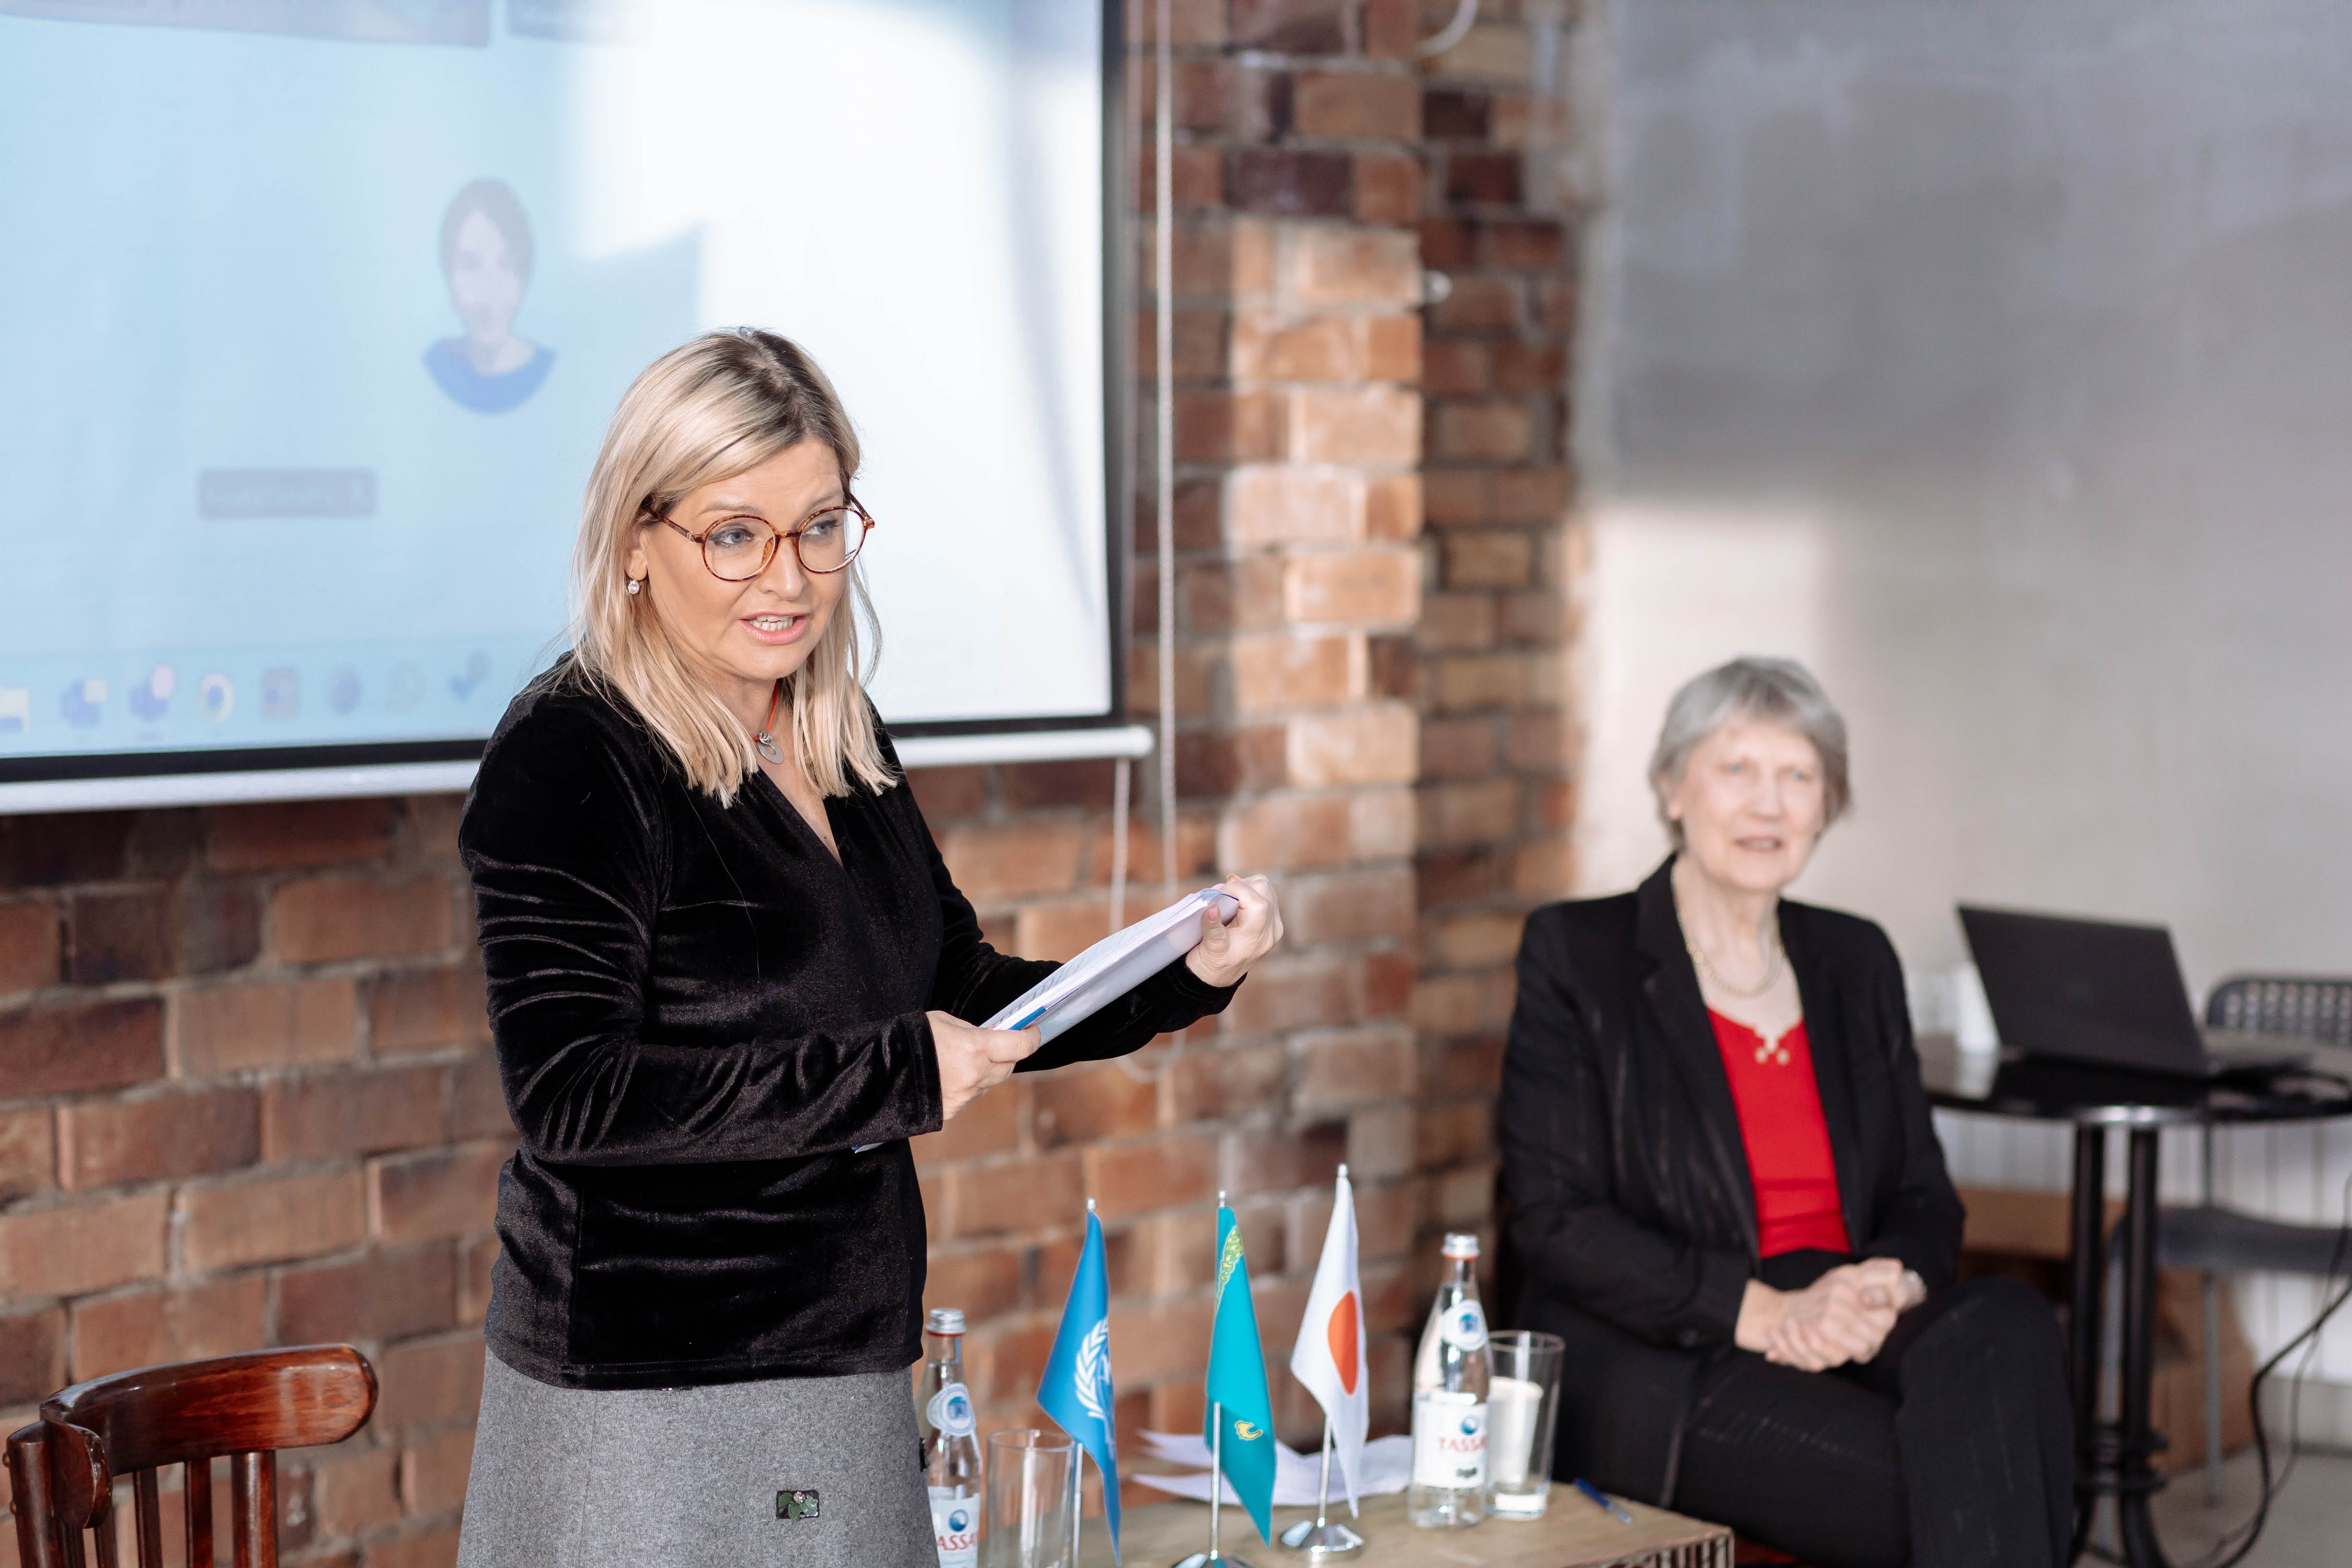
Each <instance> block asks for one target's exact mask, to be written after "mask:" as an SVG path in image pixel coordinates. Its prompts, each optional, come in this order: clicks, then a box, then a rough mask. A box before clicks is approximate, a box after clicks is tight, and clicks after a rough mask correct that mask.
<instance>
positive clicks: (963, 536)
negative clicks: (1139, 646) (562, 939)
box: [0, 0, 1120, 782]
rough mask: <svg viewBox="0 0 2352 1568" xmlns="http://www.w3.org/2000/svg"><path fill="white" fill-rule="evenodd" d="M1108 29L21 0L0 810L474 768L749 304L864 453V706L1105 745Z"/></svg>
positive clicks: (942, 9)
mask: <svg viewBox="0 0 2352 1568" xmlns="http://www.w3.org/2000/svg"><path fill="white" fill-rule="evenodd" d="M1105 29H1106V12H1105V9H1104V8H1103V7H1102V6H1101V5H1100V4H1099V0H763V3H758V4H753V3H749V0H733V3H728V0H658V3H657V4H656V3H652V0H646V3H642V4H636V3H621V4H615V3H612V0H498V3H496V4H493V3H492V0H301V3H299V4H297V3H294V0H94V3H85V4H65V3H63V0H0V167H5V168H6V169H7V170H8V184H9V192H8V208H9V211H8V220H9V222H8V226H9V231H10V243H9V244H8V245H6V246H5V247H0V341H5V342H6V344H7V352H6V354H5V358H0V462H5V471H6V473H7V474H8V477H9V482H8V484H7V486H6V488H5V492H0V538H5V542H6V546H7V559H8V561H9V563H10V566H11V571H10V574H9V575H10V580H11V586H12V590H13V591H12V593H11V594H10V602H9V606H8V609H7V611H6V612H5V616H0V782H5V781H10V780H27V779H58V778H69V777H91V776H101V775H106V774H109V773H118V774H119V773H142V772H143V773H159V772H171V771H180V772H203V771H205V770H207V769H223V768H231V767H234V768H247V769H249V768H253V767H257V766H268V765H270V764H271V763H272V762H273V760H277V761H281V762H283V763H285V764H287V765H293V764H295V763H301V764H305V765H310V764H316V763H321V762H328V763H332V762H337V761H358V760H387V759H402V758H451V757H467V756H471V755H473V754H475V752H478V746H479V742H480V740H481V739H482V738H483V737H485V736H486V735H487V734H488V732H489V730H490V728H491V727H492V726H493V725H494V724H495V723H496V721H497V720H498V718H499V714H500V713H501V712H502V711H503V710H504V708H505V706H506V703H507V701H508V700H509V697H510V696H511V695H512V694H513V693H514V691H515V690H516V689H518V688H519V687H520V685H521V684H522V682H523V681H525V680H526V679H529V678H530V675H531V674H533V673H534V672H535V671H537V670H539V669H541V668H544V667H545V665H546V664H547V662H548V661H549V660H550V659H551V658H553V657H554V656H555V655H556V654H557V653H558V652H560V651H561V650H562V647H564V646H565V644H564V638H563V627H564V618H565V589H566V584H567V579H568V574H569V566H570V556H571V550H572V541H573V537H574V534H575V531H576V529H577V526H578V521H579V505H580V499H581V496H582V493H583V489H584V487H585V482H586V479H587V476H588V470H589V466H590V464H591V462H592V461H593V458H594V455H595V451H596V447H597V444H598V442H599V440H600V439H601V438H602V436H603V433H604V426H605V423H606V421H607V420H608V418H609V417H610V416H611V414H612V411H613V408H614V405H615V403H616V402H617V401H618V399H619V397H620V395H621V394H622V391H623V390H624V388H625V387H626V386H627V384H628V383H629V381H630V379H631V378H632V377H633V376H634V375H635V374H636V373H637V372H638V371H639V370H640V369H642V368H643V367H644V366H645V365H646V363H647V362H648V361H650V360H651V359H653V358H654V356H656V354H658V353H661V352H663V351H664V350H666V349H667V348H669V347H671V346H673V345H674V344H676V343H677V342H681V341H683V340H685V339H686V338H688V337H689V336H691V335H692V334H693V333H695V332H696V331H701V330H705V329H708V328H710V327H715V326H728V325H734V324H738V323H748V324H754V325H758V326H761V327H765V328H768V329H770V330H772V331H779V332H782V333H783V334H785V335H786V336H789V337H791V338H793V339H794V340H796V341H798V342H800V343H802V344H803V346H804V347H806V348H807V349H808V350H809V351H810V352H811V353H813V354H814V356H815V357H816V359H817V360H818V362H819V363H821V364H823V365H824V368H825V369H826V371H827V372H828V373H829V374H831V375H832V377H833V378H834V381H835V384H836V385H837V386H838V387H839V389H840V392H841V395H842V397H843V400H844V402H845V405H847V407H848V409H849V412H850V415H851V417H852V418H853V420H854V421H855V422H856V425H857V426H858V429H859V433H860V437H861V439H862V441H863V444H864V454H865V466H864V471H863V472H862V474H861V475H860V476H859V478H858V479H857V481H856V493H857V495H858V498H859V499H860V500H861V501H863V502H864V503H865V505H866V509H867V510H868V511H870V512H871V513H872V515H873V517H874V518H875V520H876V522H877V529H876V531H875V533H874V535H873V538H872V540H871V542H869V543H868V545H867V547H866V552H865V554H864V556H863V558H862V569H863V570H864V572H865V574H866V581H867V583H868V584H869V586H870V588H871V589H872V593H873V596H874V600H875V604H876V607H877V613H878V615H879V618H880V621H881V626H882V632H883V652H882V657H881V662H880V665H879V667H878V670H877V676H876V679H875V680H874V682H873V685H872V690H873V693H874V696H875V699H876V700H877V703H878V704H879V706H880V707H881V710H882V711H883V714H884V716H885V717H886V719H887V720H888V721H890V722H891V723H892V724H893V725H894V727H897V728H899V729H900V730H901V731H913V732H920V731H924V730H926V729H930V730H934V731H968V730H971V729H975V728H985V727H992V726H1001V727H1005V728H1022V727H1031V728H1035V727H1043V726H1050V725H1062V726H1067V725H1073V724H1084V723H1087V722H1089V721H1092V722H1097V723H1098V722H1101V721H1107V720H1109V719H1112V718H1115V717H1116V716H1117V705H1118V687H1117V682H1116V679H1115V653H1116V649H1115V646H1114V644H1115V639H1114V637H1113V632H1112V614H1111V612H1112V608H1113V606H1114V604H1115V603H1116V600H1117V595H1115V594H1114V593H1113V591H1112V586H1111V585H1112V582H1113V570H1114V567H1115V566H1116V564H1117V562H1116V559H1115V555H1114V549H1113V530H1112V529H1111V528H1110V526H1109V521H1110V520H1111V517H1112V515H1113V514H1112V512H1111V510H1110V501H1109V498H1110V497H1111V496H1112V495H1114V494H1116V493H1118V488H1119V483H1120V480H1119V477H1118V474H1117V472H1116V457H1115V453H1114V452H1113V449H1112V443H1111V442H1110V441H1109V440H1108V439H1107V431H1109V430H1114V429H1116V428H1118V424H1119V422H1118V420H1117V419H1116V418H1115V417H1113V415H1114V413H1115V411H1114V410H1113V409H1111V408H1109V407H1108V406H1107V392H1106V387H1107V385H1108V384H1114V383H1115V382H1116V380H1117V377H1116V376H1108V377H1107V375H1106V361H1107V354H1108V342H1109V338H1108V334H1107V332H1106V331H1105V320H1106V318H1105V299H1106V294H1107V278H1106V268H1107V261H1106V257H1107V255H1108V248H1107V247H1106V244H1105V217H1106V213H1107V211H1108V210H1109V209H1108V207H1107V205H1106V155H1105V143H1104V127H1105V125H1106V123H1107V121H1106V101H1105V99H1106V93H1107V92H1108V91H1109V90H1110V85H1109V84H1110V82H1111V80H1112V78H1111V77H1110V76H1109V75H1108V73H1107V71H1106V68H1105V61H1106V58H1107V40H1106V34H1105ZM1109 47H1111V48H1113V49H1115V47H1116V44H1115V40H1113V41H1111V42H1110V44H1109Z"/></svg>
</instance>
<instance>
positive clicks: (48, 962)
mask: <svg viewBox="0 0 2352 1568" xmlns="http://www.w3.org/2000/svg"><path fill="white" fill-rule="evenodd" d="M61 951H62V949H61V947H60V944H59V942H58V906H57V905H55V904H53V903H51V902H49V901H48V900H46V899H44V900H37V901H36V902H33V903H29V904H0V995H5V994H7V993H9V992H11V991H32V990H36V989H37V988H39V987H40V986H43V985H55V984H57V983H58V963H59V954H60V952H61Z"/></svg>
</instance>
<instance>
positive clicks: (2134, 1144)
mask: <svg viewBox="0 0 2352 1568" xmlns="http://www.w3.org/2000/svg"><path fill="white" fill-rule="evenodd" d="M2282 1044H2286V1045H2292V1044H2294V1042H2282ZM2311 1054H2312V1062H2311V1066H2312V1067H2313V1068H2317V1069H2319V1070H2320V1071H2321V1072H2324V1073H2333V1074H2336V1075H2339V1076H2340V1077H2346V1078H2352V1051H2347V1050H2342V1049H2339V1048H2337V1047H2331V1046H2320V1047H2312V1048H2311ZM1919 1065H1920V1069H1921V1074H1922V1076H1923V1077H1924V1078H1925V1079H1926V1080H1927V1098H1928V1099H1929V1100H1932V1101H1934V1103H1935V1104H1937V1106H1939V1107H1942V1108H1943V1109H1945V1110H1966V1111H1974V1112H1978V1113H1980V1114H1984V1115H1990V1116H2013V1117H2021V1118H2024V1119H2027V1120H2030V1121H2053V1122H2066V1123H2071V1124H2072V1125H2073V1127H2074V1194H2073V1203H2074V1215H2073V1225H2072V1227H2071V1236H2070V1237H2069V1250H2070V1258H2069V1261H2068V1275H2069V1279H2068V1285H2067V1298H2068V1299H2067V1316H2068V1322H2067V1342H2068V1345H2067V1349H2068V1356H2067V1360H2068V1366H2069V1375H2070V1378H2071V1380H2072V1384H2073V1386H2072V1388H2071V1390H2070V1392H2071V1393H2072V1394H2073V1396H2074V1435H2075V1442H2076V1445H2077V1449H2078V1454H2079V1464H2078V1468H2077V1469H2076V1472H2075V1482H2074V1486H2075V1492H2076V1500H2077V1505H2076V1509H2075V1523H2074V1554H2075V1555H2076V1556H2080V1555H2081V1554H2082V1551H2083V1548H2084V1545H2085V1544H2086V1543H2087V1542H2089V1540H2090V1532H2091V1527H2092V1524H2093V1522H2094V1521H2095V1518H2096V1516H2097V1511H2098V1507H2099V1503H2100V1500H2102V1499H2104V1498H2113V1499H2114V1500H2115V1505H2116V1536H2117V1545H2118V1546H2119V1547H2120V1548H2121V1551H2122V1555H2123V1561H2124V1562H2125V1563H2127V1564H2129V1565H2130V1568H2165V1556H2164V1551H2163V1548H2162V1546H2161V1545H2160V1544H2159V1543H2158V1541H2157V1539H2156V1527H2155V1525H2154V1524H2153V1523H2152V1522H2151V1521H2150V1520H2149V1518H2148V1510H2147V1503H2148V1499H2149V1498H2150V1497H2152V1496H2153V1495H2154V1494H2155V1493H2157V1492H2158V1491H2160V1490H2162V1489H2163V1488H2164V1485H2165V1478H2164V1477H2163V1476H2162V1475H2160V1474H2158V1471H2157V1469H2156V1467H2155V1464H2154V1463H2153V1460H2154V1458H2155V1456H2156V1454H2157V1452H2158V1449H2160V1448H2162V1447H2164V1446H2165V1437H2164V1435H2163V1434H2162V1433H2160V1432H2158V1431H2157V1430H2155V1428H2154V1426H2152V1425H2151V1424H2150V1422H2149V1419H2148V1404H2149V1397H2148V1396H2149V1390H2150V1389H2151V1388H2152V1387H2153V1385H2154V1384H2155V1381H2156V1211H2157V1152H2158V1150H2157V1144H2158V1135H2159V1134H2160V1133H2161V1132H2162V1131H2163V1130H2164V1129H2165V1128H2167V1127H2191V1126H2211V1125H2222V1124H2244V1123H2249V1122H2287V1121H2318V1120H2322V1119H2325V1118H2327V1117H2334V1116H2347V1115H2352V1097H2347V1096H2346V1095H2345V1093H2344V1092H2343V1090H2342V1089H2341V1087H2340V1086H2339V1085H2337V1084H2336V1083H2333V1082H2330V1081H2328V1080H2326V1079H2323V1078H2315V1077H2311V1076H2307V1075H2306V1076H2299V1077H2297V1076H2289V1077H2283V1078H2280V1079H2276V1080H2274V1081H2273V1082H2271V1083H2269V1084H2259V1083H2249V1082H2242V1081H2236V1080H2227V1079H2225V1080H2221V1081H2216V1082H2204V1081H2200V1080H2196V1079H2173V1078H2158V1077H2153V1076H2148V1075H2144V1074H2139V1073H2126V1072H2118V1071H2116V1070H2113V1069H2111V1068H2095V1067H2077V1066H2074V1065H2072V1064H2062V1063H2055V1062H2049V1061H2029V1060H2026V1059H2023V1058H2021V1057H2019V1056H2017V1055H2016V1054H2015V1053H2011V1052H2002V1053H2000V1054H1999V1055H1993V1054H1990V1053H1975V1052H1967V1053H1964V1052H1961V1051H1958V1050H1956V1049H1955V1048H1953V1046H1952V1042H1951V1041H1950V1040H1949V1039H1948V1038H1939V1037H1932V1036H1931V1037H1925V1038H1922V1039H1921V1040H1920V1042H1919ZM2116 1127H2120V1128H2122V1129H2124V1130H2125V1131H2126V1134H2127V1136H2128V1149H2129V1152H2128V1153H2127V1154H2126V1194H2127V1195H2126V1202H2125V1206H2124V1217H2123V1222H2122V1223H2123V1253H2124V1258H2123V1298H2124V1299H2123V1311H2122V1320H2123V1321H2122V1325H2121V1340H2122V1343H2121V1346H2120V1353H2119V1359H2118V1363H2117V1365H2118V1373H2117V1381H2118V1384H2119V1388H2118V1394H2119V1397H2118V1399H2117V1402H2116V1403H2117V1405H2118V1409H2117V1412H2116V1415H2117V1418H2116V1420H2113V1421H2105V1420H2102V1419H2101V1418H2100V1413H2099V1366H2100V1362H2101V1354H2100V1352H2101V1351H2102V1349H2103V1348H2104V1347H2103V1346H2102V1344H2101V1338H2102V1331H2103V1330H2104V1328H2105V1318H2104V1316H2103V1315H2102V1313H2101V1312H2100V1310H2099V1296H2100V1289H2101V1284H2102V1282H2103V1281H2104V1279H2105V1276H2106V1269H2105V1256H2104V1254H2105V1245H2104V1244H2105V1236H2104V1234H2103V1226H2102V1223H2101V1222H2102V1218H2103V1213H2104V1211H2103V1205H2104V1203H2105V1196H2106V1184H2107V1131H2108V1130H2109V1129H2110V1128H2116Z"/></svg>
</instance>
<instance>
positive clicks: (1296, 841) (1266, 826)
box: [1217, 795, 1354, 872]
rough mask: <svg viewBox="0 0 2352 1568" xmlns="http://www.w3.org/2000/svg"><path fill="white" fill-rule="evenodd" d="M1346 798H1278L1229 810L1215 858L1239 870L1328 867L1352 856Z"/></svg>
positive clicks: (1307, 796)
mask: <svg viewBox="0 0 2352 1568" xmlns="http://www.w3.org/2000/svg"><path fill="white" fill-rule="evenodd" d="M1349 804H1350V803H1349V800H1348V798H1347V797H1346V796H1345V795H1267V796H1264V797H1262V798H1260V799H1257V800H1254V801H1248V802H1245V803H1243V804H1240V805H1233V806H1229V807H1228V808H1227V809H1226V812H1225V818H1224V821H1223V823H1222V824H1221V825H1220V827H1219V833H1218V848H1217V860H1218V863H1219V864H1220V865H1223V866H1228V867H1232V868H1235V869H1237V870H1242V871H1246V872H1256V871H1265V870H1276V869H1279V868H1283V867H1286V866H1328V865H1333V864H1336V863H1338V862H1340V861H1344V860H1349V859H1352V858H1354V856H1353V853H1352V848H1351V846H1350V845H1349Z"/></svg>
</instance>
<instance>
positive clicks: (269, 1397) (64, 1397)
mask: <svg viewBox="0 0 2352 1568" xmlns="http://www.w3.org/2000/svg"><path fill="white" fill-rule="evenodd" d="M375 1396H376V1386H375V1369H374V1368H373V1367H372V1366H370V1365H369V1364H368V1361H367V1358H366V1357H365V1356H363V1355H362V1354H360V1352H357V1351H355V1350H353V1349H352V1347H351V1346H349V1345H301V1346H298V1347H296V1348H294V1349H292V1350H282V1351H256V1352H250V1353H247V1354H244V1355H229V1356H220V1357H217V1358H215V1359H214V1360H211V1361H191V1362H179V1363H173V1364H171V1365H168V1366H151V1367H142V1368H141V1369H139V1370H138V1371H136V1372H120V1373H114V1374H112V1375H111V1376H109V1377H99V1378H92V1379H91V1380H90V1381H89V1382H88V1383H78V1384H74V1385H73V1386H72V1387H71V1388H68V1389H67V1390H65V1391H64V1392H63V1393H61V1394H55V1395H53V1396H52V1397H50V1398H49V1399H48V1400H47V1402H45V1403H44V1404H43V1405H42V1406H41V1418H40V1420H38V1421H37V1422H35V1423H34V1424H33V1425H32V1426H25V1427H21V1428H19V1429H18V1430H17V1431H16V1433H15V1434H14V1435H13V1436H10V1437H9V1439H8V1451H7V1462H8V1476H9V1480H10V1482H11V1484H12V1485H13V1487H14V1488H15V1490H16V1550H17V1552H18V1554H19V1556H20V1557H21V1558H22V1559H23V1568H83V1564H84V1559H83V1554H82V1540H81V1535H82V1531H85V1530H89V1531H95V1532H96V1543H97V1556H98V1564H99V1568H117V1563H118V1558H117V1549H116V1546H115V1531H116V1528H117V1524H116V1518H115V1514H114V1506H115V1504H116V1502H117V1501H118V1498H117V1496H116V1485H117V1483H118V1482H119V1481H120V1480H121V1479H122V1478H124V1477H128V1478H129V1479H130V1481H131V1505H132V1510H133V1523H134V1527H135V1528H134V1536H135V1540H136V1542H137V1552H138V1563H139V1565H140V1568H162V1564H163V1508H162V1502H161V1498H160V1493H159V1490H158V1488H157V1486H156V1479H155V1472H156V1468H157V1467H159V1466H163V1465H184V1466H186V1467H187V1479H186V1486H187V1498H186V1501H187V1525H188V1551H187V1559H186V1561H187V1565H188V1568H213V1484H212V1478H213V1460H214V1459H215V1458H222V1457H226V1458H227V1459H228V1461H229V1498H230V1505H229V1507H230V1518H229V1533H230V1541H231V1542H232V1543H233V1547H234V1550H235V1552H236V1568H277V1563H278V1449H280V1448H307V1447H312V1446H313V1445H316V1444H320V1443H340V1442H341V1441H342V1440H343V1439H344V1438H346V1437H348V1436H351V1435H352V1433H354V1432H356V1431H358V1430H359V1429H360V1428H361V1427H362V1426H365V1425H367V1418H368V1415H369V1414H370V1413H371V1412H373V1410H374V1409H375Z"/></svg>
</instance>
